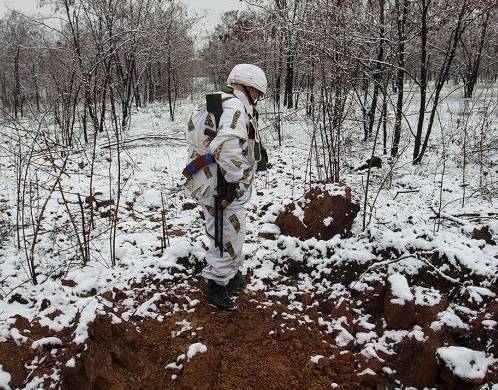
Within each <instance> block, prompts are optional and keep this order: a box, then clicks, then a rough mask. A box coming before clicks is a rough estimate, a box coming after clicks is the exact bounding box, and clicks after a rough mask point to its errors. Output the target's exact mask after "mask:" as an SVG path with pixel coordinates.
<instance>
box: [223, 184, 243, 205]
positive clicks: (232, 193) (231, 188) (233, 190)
mask: <svg viewBox="0 0 498 390" xmlns="http://www.w3.org/2000/svg"><path fill="white" fill-rule="evenodd" d="M238 186H239V183H229V182H226V187H225V188H226V194H225V197H224V199H223V201H222V202H221V205H222V206H223V208H226V207H228V205H229V204H230V203H232V202H233V201H234V200H235V198H236V197H237V187H238Z"/></svg>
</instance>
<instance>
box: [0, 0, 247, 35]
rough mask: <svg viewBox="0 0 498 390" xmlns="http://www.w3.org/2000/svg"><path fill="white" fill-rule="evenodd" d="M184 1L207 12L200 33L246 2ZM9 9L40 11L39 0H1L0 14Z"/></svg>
mask: <svg viewBox="0 0 498 390" xmlns="http://www.w3.org/2000/svg"><path fill="white" fill-rule="evenodd" d="M182 2H183V3H184V4H186V5H187V6H188V7H189V8H191V9H193V10H196V11H200V12H203V11H205V12H206V13H207V14H206V19H205V21H204V22H203V25H202V26H199V27H198V28H195V30H196V31H197V32H199V33H200V32H201V31H204V30H206V29H207V30H209V31H211V30H213V28H214V26H216V24H217V23H218V22H219V20H220V16H221V14H222V13H223V12H224V11H228V10H231V9H242V8H244V7H245V4H244V3H243V2H241V1H239V0H182ZM7 9H15V10H18V11H21V12H23V13H28V14H33V13H36V12H39V11H40V8H39V7H38V0H0V15H3V14H4V13H5V11H6V10H7ZM42 11H43V10H42ZM43 13H45V12H43Z"/></svg>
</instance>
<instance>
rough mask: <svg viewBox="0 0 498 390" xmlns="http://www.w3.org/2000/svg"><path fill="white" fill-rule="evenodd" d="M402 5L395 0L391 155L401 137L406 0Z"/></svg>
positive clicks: (393, 153) (394, 152)
mask: <svg viewBox="0 0 498 390" xmlns="http://www.w3.org/2000/svg"><path fill="white" fill-rule="evenodd" d="M402 1H403V5H402V6H401V9H400V3H399V2H400V0H396V4H395V7H396V16H397V30H398V70H397V72H396V91H397V99H396V113H395V114H396V117H395V120H394V136H393V144H392V147H391V156H392V157H396V156H397V155H398V149H399V141H400V139H401V122H402V120H403V98H404V96H403V94H404V91H403V89H404V83H405V40H406V36H405V28H406V15H407V13H408V0H402Z"/></svg>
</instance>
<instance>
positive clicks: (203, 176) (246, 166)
mask: <svg viewBox="0 0 498 390" xmlns="http://www.w3.org/2000/svg"><path fill="white" fill-rule="evenodd" d="M266 87H267V81H266V76H265V74H264V72H263V70H262V69H261V68H259V67H258V66H255V65H250V64H239V65H236V66H235V67H234V68H233V70H232V71H231V72H230V75H229V76H228V79H227V87H226V88H224V89H223V91H224V93H223V94H222V102H223V103H222V104H223V113H222V115H221V118H220V121H219V126H218V129H215V130H217V132H216V136H215V137H214V138H213V139H212V140H208V141H207V142H206V141H204V144H205V146H206V144H207V143H209V146H208V147H207V150H208V151H209V152H210V154H211V155H212V156H213V157H214V159H215V161H216V164H217V169H219V170H220V173H221V174H222V175H223V178H224V180H225V181H226V195H225V196H224V198H223V199H222V202H221V204H222V207H223V232H222V234H221V237H222V241H223V251H220V250H219V248H216V242H215V215H216V210H215V207H214V204H213V201H212V199H213V196H214V193H215V189H214V188H213V187H215V184H213V183H214V181H215V180H216V172H213V167H216V166H215V165H214V164H212V163H211V160H210V161H209V163H210V164H209V165H208V166H205V167H204V168H203V170H202V171H201V172H200V174H196V177H195V178H193V179H191V181H190V183H189V182H187V186H189V185H190V190H191V193H196V195H198V199H199V202H200V203H201V205H202V208H203V212H204V215H205V219H206V231H207V235H208V237H209V250H208V252H207V256H206V262H207V266H206V267H205V268H204V270H203V271H202V276H203V277H204V278H205V279H207V281H208V291H207V298H208V301H209V302H210V303H211V304H213V305H215V306H217V307H219V308H222V309H227V310H235V309H236V308H237V306H236V304H235V303H234V301H233V300H232V298H231V296H230V295H233V294H234V293H236V292H239V291H241V290H242V289H244V287H245V281H244V278H243V276H242V272H241V271H240V267H241V265H242V262H243V260H244V255H243V251H242V247H243V245H244V240H245V235H246V211H245V209H244V204H245V203H246V202H247V201H248V200H249V199H250V197H251V188H252V182H253V179H254V174H255V171H256V166H257V163H258V160H257V159H256V156H255V149H256V136H257V123H256V122H257V112H256V110H255V107H256V103H257V101H258V99H259V98H260V97H261V96H262V95H263V94H265V93H266ZM193 115H195V114H193ZM212 126H213V124H212V119H211V118H210V116H209V115H208V116H207V117H206V120H205V121H204V123H203V127H204V128H210V127H211V128H212ZM193 127H194V125H193V123H192V117H191V118H190V120H189V129H192V128H193ZM192 133H194V132H193V131H192ZM256 154H257V153H256ZM196 156H197V155H196V153H195V151H194V152H193V154H192V155H191V156H190V157H191V158H192V157H193V158H195V157H196ZM206 168H207V170H206ZM214 169H216V168H214ZM208 171H209V172H208ZM196 182H197V184H195V183H196ZM220 252H222V253H223V255H221V253H220Z"/></svg>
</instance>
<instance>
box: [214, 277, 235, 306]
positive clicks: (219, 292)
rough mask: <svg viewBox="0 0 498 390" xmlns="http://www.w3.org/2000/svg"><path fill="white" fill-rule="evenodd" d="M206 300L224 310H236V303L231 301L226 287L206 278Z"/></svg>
mask: <svg viewBox="0 0 498 390" xmlns="http://www.w3.org/2000/svg"><path fill="white" fill-rule="evenodd" d="M207 298H208V302H209V303H211V304H213V305H215V306H216V307H219V308H220V309H224V310H236V309H237V305H236V304H235V303H234V302H233V301H232V299H231V298H230V296H229V295H228V293H227V288H226V287H225V286H221V285H219V284H218V283H216V282H215V281H214V280H210V279H208V291H207Z"/></svg>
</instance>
